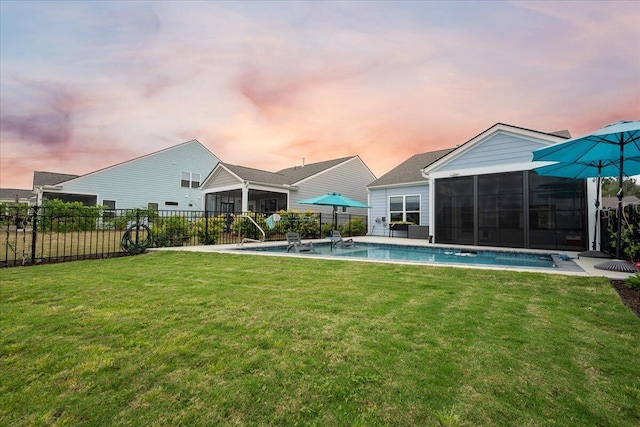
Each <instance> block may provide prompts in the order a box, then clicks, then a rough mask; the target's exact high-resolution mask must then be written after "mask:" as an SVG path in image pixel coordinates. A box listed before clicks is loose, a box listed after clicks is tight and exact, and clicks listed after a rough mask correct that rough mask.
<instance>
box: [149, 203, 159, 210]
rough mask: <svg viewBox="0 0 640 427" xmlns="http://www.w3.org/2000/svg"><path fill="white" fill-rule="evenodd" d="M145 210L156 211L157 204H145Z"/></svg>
mask: <svg viewBox="0 0 640 427" xmlns="http://www.w3.org/2000/svg"><path fill="white" fill-rule="evenodd" d="M147 209H149V210H150V211H156V212H157V211H158V204H157V203H152V202H149V203H147Z"/></svg>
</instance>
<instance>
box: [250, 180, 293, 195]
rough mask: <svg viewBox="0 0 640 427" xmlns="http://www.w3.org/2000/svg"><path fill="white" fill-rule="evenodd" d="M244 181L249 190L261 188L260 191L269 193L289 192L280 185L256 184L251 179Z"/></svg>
mask: <svg viewBox="0 0 640 427" xmlns="http://www.w3.org/2000/svg"><path fill="white" fill-rule="evenodd" d="M246 183H247V185H248V186H249V190H261V191H269V192H271V193H278V194H287V195H288V194H289V189H287V188H282V187H280V186H276V187H270V186H269V185H264V184H257V183H254V182H251V181H246Z"/></svg>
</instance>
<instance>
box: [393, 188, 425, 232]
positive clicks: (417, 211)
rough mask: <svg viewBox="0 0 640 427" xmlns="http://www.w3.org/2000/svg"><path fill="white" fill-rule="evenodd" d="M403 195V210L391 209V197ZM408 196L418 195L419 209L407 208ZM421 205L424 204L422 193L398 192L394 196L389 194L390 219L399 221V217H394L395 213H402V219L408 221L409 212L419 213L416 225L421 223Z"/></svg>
mask: <svg viewBox="0 0 640 427" xmlns="http://www.w3.org/2000/svg"><path fill="white" fill-rule="evenodd" d="M399 197H402V210H394V211H392V210H391V199H392V198H399ZM407 197H417V198H418V210H407ZM421 206H422V195H420V194H396V195H393V196H389V200H388V203H387V208H388V213H389V215H388V218H389V221H398V219H392V218H393V215H394V214H402V220H401V221H407V214H418V223H417V224H416V225H420V221H421V212H420V211H421V209H420V208H421Z"/></svg>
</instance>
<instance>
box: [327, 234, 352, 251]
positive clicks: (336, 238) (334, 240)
mask: <svg viewBox="0 0 640 427" xmlns="http://www.w3.org/2000/svg"><path fill="white" fill-rule="evenodd" d="M331 244H332V245H333V246H338V245H340V247H341V248H353V247H355V246H356V242H354V241H353V239H346V240H345V239H343V238H342V236H341V235H340V232H339V231H338V230H331Z"/></svg>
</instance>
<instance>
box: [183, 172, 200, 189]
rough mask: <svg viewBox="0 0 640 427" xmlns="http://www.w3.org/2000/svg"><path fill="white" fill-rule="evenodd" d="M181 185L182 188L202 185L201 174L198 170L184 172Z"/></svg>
mask: <svg viewBox="0 0 640 427" xmlns="http://www.w3.org/2000/svg"><path fill="white" fill-rule="evenodd" d="M180 187H182V188H198V187H200V174H199V173H197V172H182V173H181V174H180Z"/></svg>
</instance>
